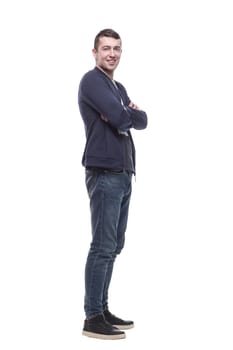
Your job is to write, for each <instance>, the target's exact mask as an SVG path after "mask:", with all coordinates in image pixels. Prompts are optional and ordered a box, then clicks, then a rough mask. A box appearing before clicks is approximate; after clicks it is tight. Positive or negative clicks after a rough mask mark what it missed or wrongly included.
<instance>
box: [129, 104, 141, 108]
mask: <svg viewBox="0 0 233 350" xmlns="http://www.w3.org/2000/svg"><path fill="white" fill-rule="evenodd" d="M129 107H131V108H133V109H140V108H139V107H138V106H137V105H136V104H135V103H133V102H130V104H129Z"/></svg>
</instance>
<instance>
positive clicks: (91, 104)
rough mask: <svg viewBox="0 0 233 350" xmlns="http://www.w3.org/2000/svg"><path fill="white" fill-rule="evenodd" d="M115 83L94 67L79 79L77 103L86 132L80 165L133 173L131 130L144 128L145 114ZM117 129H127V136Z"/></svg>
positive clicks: (133, 154)
mask: <svg viewBox="0 0 233 350" xmlns="http://www.w3.org/2000/svg"><path fill="white" fill-rule="evenodd" d="M116 84H117V87H118V89H117V88H116V87H115V86H114V84H113V82H112V81H111V79H110V78H109V77H108V76H107V75H106V74H104V73H103V72H102V71H101V70H100V69H98V68H97V67H95V68H94V69H92V70H90V71H89V72H87V73H86V74H85V75H84V76H83V78H82V79H81V81H80V85H79V92H78V104H79V110H80V114H81V116H82V119H83V122H84V125H85V132H86V145H85V150H84V154H83V158H82V164H83V165H84V166H85V167H98V168H107V169H126V170H131V171H133V172H135V147H134V143H133V139H132V135H131V133H130V129H131V128H134V129H137V130H141V129H145V128H146V126H147V115H146V113H145V112H144V111H142V110H136V109H133V108H131V107H129V103H130V99H129V97H128V95H127V92H126V89H125V88H124V86H123V85H122V84H120V83H119V82H116ZM122 102H123V103H122ZM101 116H102V118H101ZM103 116H104V117H105V118H107V121H105V120H103ZM119 131H125V132H127V133H128V136H125V135H122V134H121V133H119ZM127 142H128V143H129V142H130V148H131V151H132V163H133V164H132V165H129V164H128V163H127V159H126V158H127V157H125V150H126V149H129V144H128V146H127V145H126V143H127ZM129 167H130V169H129Z"/></svg>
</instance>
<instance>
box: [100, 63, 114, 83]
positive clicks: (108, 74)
mask: <svg viewBox="0 0 233 350" xmlns="http://www.w3.org/2000/svg"><path fill="white" fill-rule="evenodd" d="M96 67H97V68H98V69H99V70H101V72H103V73H104V74H105V75H107V77H108V78H109V79H111V80H113V71H110V72H109V71H106V70H104V69H103V68H101V67H100V66H96Z"/></svg>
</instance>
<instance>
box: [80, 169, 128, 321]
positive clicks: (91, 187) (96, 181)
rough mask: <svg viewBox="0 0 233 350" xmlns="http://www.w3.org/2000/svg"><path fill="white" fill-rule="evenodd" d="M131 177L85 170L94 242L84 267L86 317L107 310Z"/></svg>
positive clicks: (124, 226) (123, 235) (124, 221)
mask: <svg viewBox="0 0 233 350" xmlns="http://www.w3.org/2000/svg"><path fill="white" fill-rule="evenodd" d="M131 179H132V175H131V174H128V173H127V172H122V173H111V172H106V173H105V172H98V171H93V170H86V187H87V191H88V195H89V199H90V210H91V227H92V241H91V245H90V249H89V252H88V256H87V262H86V267H85V303H84V309H85V313H86V317H87V318H90V317H92V316H95V315H98V314H101V313H103V311H104V310H105V309H107V307H108V289H109V285H110V281H111V277H112V271H113V265H114V261H115V259H116V256H117V254H119V253H120V252H121V250H122V248H123V246H124V242H125V231H126V226H127V221H128V211H129V203H130V197H131Z"/></svg>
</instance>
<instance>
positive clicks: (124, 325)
mask: <svg viewBox="0 0 233 350" xmlns="http://www.w3.org/2000/svg"><path fill="white" fill-rule="evenodd" d="M104 318H105V320H106V321H107V322H109V323H110V324H111V325H112V326H115V327H117V328H118V329H130V328H133V327H134V323H133V321H125V320H122V319H121V318H119V317H116V316H115V315H113V314H112V313H111V312H110V311H109V310H108V309H107V310H105V311H104Z"/></svg>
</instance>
